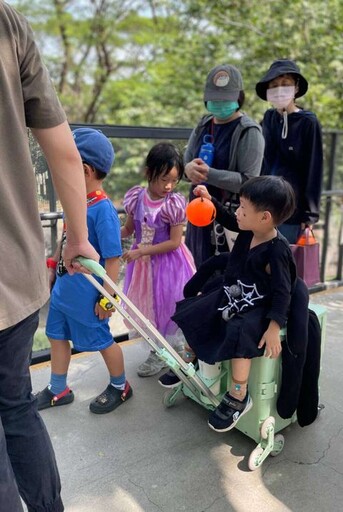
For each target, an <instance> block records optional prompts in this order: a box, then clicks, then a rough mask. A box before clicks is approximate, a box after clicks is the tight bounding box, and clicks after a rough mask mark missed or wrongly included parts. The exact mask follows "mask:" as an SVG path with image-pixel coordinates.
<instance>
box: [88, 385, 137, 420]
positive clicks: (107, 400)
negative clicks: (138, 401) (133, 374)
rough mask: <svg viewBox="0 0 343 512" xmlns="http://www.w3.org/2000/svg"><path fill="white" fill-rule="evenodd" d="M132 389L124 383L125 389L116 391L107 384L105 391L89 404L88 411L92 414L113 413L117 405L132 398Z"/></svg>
mask: <svg viewBox="0 0 343 512" xmlns="http://www.w3.org/2000/svg"><path fill="white" fill-rule="evenodd" d="M132 394H133V393H132V388H131V386H130V384H129V383H128V382H127V381H126V383H125V389H117V388H115V387H114V386H112V384H109V385H108V386H107V388H106V389H105V391H103V392H102V393H101V394H100V395H99V396H97V397H96V398H94V400H93V401H92V402H91V403H90V404H89V409H90V411H91V412H93V413H94V414H106V413H107V412H111V411H114V409H116V408H117V407H119V405H121V404H122V403H124V402H125V401H126V400H128V399H129V398H131V397H132Z"/></svg>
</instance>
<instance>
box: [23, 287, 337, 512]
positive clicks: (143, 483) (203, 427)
mask: <svg viewBox="0 0 343 512" xmlns="http://www.w3.org/2000/svg"><path fill="white" fill-rule="evenodd" d="M311 301H312V302H314V303H318V304H323V305H325V306H326V307H327V309H328V323H327V335H326V344H325V349H324V354H323V359H322V376H321V402H323V403H324V405H325V409H324V410H323V411H322V413H321V414H320V416H319V418H318V419H317V420H316V422H315V423H313V424H312V425H310V426H309V427H305V428H300V427H299V426H298V425H297V424H296V423H295V424H292V425H290V426H289V427H287V428H286V429H285V430H284V431H283V432H282V433H283V435H284V436H285V446H284V449H283V451H282V452H281V453H280V454H279V455H278V456H277V457H268V458H267V460H266V461H265V462H264V463H263V465H262V466H261V467H260V468H259V469H257V470H256V471H254V472H251V471H250V470H249V469H248V458H249V455H250V453H251V451H252V450H253V449H254V448H255V446H256V443H255V442H254V441H253V440H251V439H249V438H248V437H246V436H245V435H244V434H242V433H241V432H239V431H237V430H233V431H231V432H228V433H226V434H219V433H216V432H213V431H211V430H210V429H209V428H208V426H207V416H208V411H207V410H206V409H204V408H203V407H201V406H200V405H198V404H197V403H195V402H194V401H192V400H190V399H187V398H185V397H183V396H182V397H181V398H180V399H178V400H177V402H176V403H175V405H174V406H173V407H171V408H168V409H167V408H165V407H164V406H163V404H162V399H163V394H164V391H165V390H164V389H163V388H161V387H160V386H159V385H158V384H157V377H150V378H145V379H142V378H139V377H138V376H137V374H136V367H137V365H138V364H139V363H140V362H142V361H143V360H144V358H145V357H146V355H147V351H148V349H147V348H146V346H145V344H144V343H143V342H136V343H133V342H126V343H123V344H122V347H123V351H124V356H125V361H126V372H127V377H128V379H129V381H130V383H131V385H132V387H133V390H134V396H133V398H132V399H130V400H129V401H128V402H127V403H124V404H123V405H122V406H120V407H119V408H118V409H117V410H116V411H114V412H113V413H110V414H106V415H103V416H96V415H94V414H91V413H90V412H89V409H88V404H89V402H90V401H91V399H92V398H93V397H94V396H96V395H97V394H98V393H99V392H101V391H102V390H103V389H104V388H105V387H106V386H107V374H106V370H105V367H104V364H103V362H102V359H101V356H99V355H98V354H82V355H79V356H74V358H73V360H72V363H71V367H70V378H69V385H70V386H71V387H72V388H73V390H74V392H75V397H76V398H75V402H74V403H73V404H71V405H68V406H65V407H61V408H56V409H50V410H45V411H42V416H43V418H44V420H45V422H46V425H47V428H48V430H49V432H50V435H51V438H52V442H53V445H54V447H55V451H56V457H57V460H58V465H59V469H60V473H61V478H62V486H63V500H64V503H65V508H66V511H67V512H182V511H186V512H205V511H206V512H231V511H235V512H286V511H292V512H324V511H325V512H331V511H332V512H333V511H339V510H343V505H342V501H343V400H342V393H341V390H342V389H343V372H342V367H343V336H342V332H343V288H336V289H331V290H328V291H326V292H322V293H317V294H315V295H312V296H311ZM49 374H50V366H49V364H48V363H44V364H41V365H39V366H36V367H33V368H32V380H33V388H34V391H38V390H39V389H42V388H43V387H44V386H45V385H46V384H47V382H48V379H49Z"/></svg>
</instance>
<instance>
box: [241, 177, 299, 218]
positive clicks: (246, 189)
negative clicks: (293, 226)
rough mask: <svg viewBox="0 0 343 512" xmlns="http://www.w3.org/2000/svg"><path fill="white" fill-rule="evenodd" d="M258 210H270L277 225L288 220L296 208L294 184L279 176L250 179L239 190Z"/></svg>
mask: <svg viewBox="0 0 343 512" xmlns="http://www.w3.org/2000/svg"><path fill="white" fill-rule="evenodd" d="M239 195H240V196H241V197H244V198H245V199H248V200H249V201H250V202H251V203H252V204H253V205H254V207H255V208H256V210H258V211H269V212H270V214H271V216H272V217H273V221H274V224H275V226H279V225H280V224H282V223H283V222H285V220H287V219H288V218H289V217H290V216H291V215H292V213H293V212H294V210H295V195H294V190H293V188H292V186H291V185H290V184H289V183H288V181H286V180H285V179H284V178H282V177H279V176H256V177H254V178H250V179H248V180H247V181H246V182H245V183H244V184H243V185H242V186H241V189H240V191H239Z"/></svg>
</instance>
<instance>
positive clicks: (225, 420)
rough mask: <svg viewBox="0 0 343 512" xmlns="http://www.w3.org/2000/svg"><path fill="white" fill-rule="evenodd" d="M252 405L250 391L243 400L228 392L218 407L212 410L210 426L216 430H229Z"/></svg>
mask: <svg viewBox="0 0 343 512" xmlns="http://www.w3.org/2000/svg"><path fill="white" fill-rule="evenodd" d="M252 405H253V404H252V400H251V398H250V395H249V393H247V394H246V397H245V399H244V400H243V402H241V401H240V400H237V399H236V398H233V397H232V396H231V395H230V394H229V393H226V394H225V395H224V397H223V399H222V401H221V402H220V404H219V405H218V407H217V408H216V409H215V410H214V411H212V412H211V414H210V417H209V419H208V426H209V427H210V428H211V429H212V430H215V431H216V432H227V431H228V430H231V429H232V428H233V427H234V426H235V425H236V423H237V421H238V420H239V419H240V418H241V417H242V416H243V415H244V414H245V413H247V412H248V411H249V410H250V409H251V408H252Z"/></svg>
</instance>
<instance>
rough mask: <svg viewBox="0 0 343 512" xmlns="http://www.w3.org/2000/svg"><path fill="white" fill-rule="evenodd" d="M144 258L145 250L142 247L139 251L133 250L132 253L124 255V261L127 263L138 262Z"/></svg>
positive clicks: (128, 252)
mask: <svg viewBox="0 0 343 512" xmlns="http://www.w3.org/2000/svg"><path fill="white" fill-rule="evenodd" d="M142 256H144V254H143V250H142V248H141V247H138V248H137V249H132V250H131V251H127V252H125V253H124V254H123V256H122V257H123V260H124V261H125V262H126V263H131V262H132V261H135V260H138V259H139V258H141V257H142Z"/></svg>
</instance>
